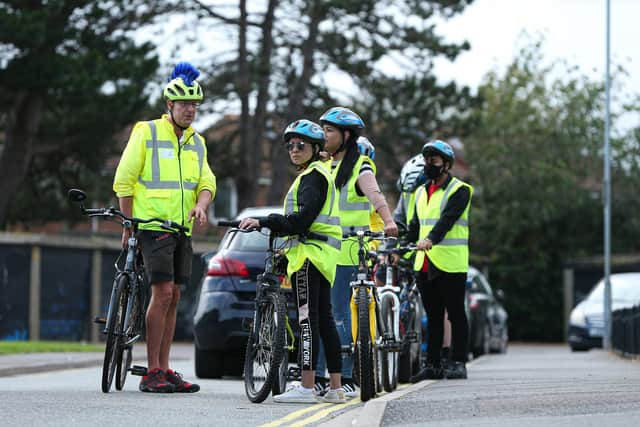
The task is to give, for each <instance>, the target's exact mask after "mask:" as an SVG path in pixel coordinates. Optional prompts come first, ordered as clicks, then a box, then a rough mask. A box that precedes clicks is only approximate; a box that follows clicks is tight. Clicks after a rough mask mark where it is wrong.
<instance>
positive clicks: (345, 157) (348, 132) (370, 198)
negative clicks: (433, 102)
mask: <svg viewBox="0 0 640 427" xmlns="http://www.w3.org/2000/svg"><path fill="white" fill-rule="evenodd" d="M320 124H321V125H322V128H323V130H324V132H325V135H326V138H327V144H326V147H327V152H329V153H330V154H331V155H332V165H331V168H332V170H331V173H332V175H333V177H334V179H335V182H336V189H337V190H338V193H339V195H340V197H339V198H340V225H341V226H342V230H343V232H349V231H350V230H351V229H354V230H356V231H357V230H368V229H369V226H370V212H371V207H373V209H374V210H375V211H377V212H378V213H379V214H380V217H381V218H382V220H383V221H384V232H385V234H387V235H390V236H397V235H398V227H397V226H396V224H395V222H393V217H392V215H391V211H390V210H389V207H388V205H387V201H386V199H385V198H384V195H383V194H382V192H381V191H380V188H379V186H378V183H377V181H376V177H375V164H374V163H373V161H372V160H371V159H370V158H369V157H367V156H365V155H362V154H361V153H360V152H359V150H358V144H357V141H358V137H359V136H360V133H361V132H362V131H363V129H364V121H363V120H362V119H361V118H360V116H358V115H357V114H356V113H354V112H353V111H351V110H349V109H348V108H344V107H333V108H330V109H329V110H327V111H326V112H325V113H324V114H323V115H322V116H321V117H320ZM357 264H358V245H357V243H355V242H353V241H345V242H342V250H341V252H340V258H339V259H338V266H337V270H336V280H335V283H334V286H333V289H332V290H331V303H332V305H333V315H334V317H335V319H336V325H337V327H338V334H339V335H340V339H341V343H342V346H343V347H350V346H351V339H352V338H351V310H350V307H349V301H350V296H351V291H350V287H349V282H350V281H351V280H352V277H353V276H354V275H355V273H356V271H357ZM352 371H353V363H352V358H351V356H349V355H346V354H345V355H344V358H343V359H342V380H343V381H342V382H343V388H344V390H345V395H346V396H347V397H354V396H357V390H356V388H355V384H354V382H353V372H352ZM323 375H324V363H323V360H322V357H321V359H320V362H319V363H318V369H317V370H316V376H317V378H316V386H317V388H316V390H317V391H318V392H320V393H322V388H323Z"/></svg>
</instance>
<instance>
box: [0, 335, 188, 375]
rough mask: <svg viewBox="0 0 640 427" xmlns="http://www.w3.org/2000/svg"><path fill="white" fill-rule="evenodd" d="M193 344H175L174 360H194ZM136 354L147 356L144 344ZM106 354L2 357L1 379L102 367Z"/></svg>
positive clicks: (81, 353)
mask: <svg viewBox="0 0 640 427" xmlns="http://www.w3.org/2000/svg"><path fill="white" fill-rule="evenodd" d="M193 352H194V350H193V344H192V343H174V344H173V345H172V346H171V359H172V360H190V359H193ZM134 354H136V355H140V354H146V350H145V348H144V344H137V345H136V346H135V349H134ZM103 361H104V352H97V353H93V352H77V353H74V352H71V353H65V352H51V353H21V354H2V355H0V377H9V376H14V375H25V374H34V373H38V372H48V371H59V370H63V369H75V368H86V367H90V366H99V365H102V363H103Z"/></svg>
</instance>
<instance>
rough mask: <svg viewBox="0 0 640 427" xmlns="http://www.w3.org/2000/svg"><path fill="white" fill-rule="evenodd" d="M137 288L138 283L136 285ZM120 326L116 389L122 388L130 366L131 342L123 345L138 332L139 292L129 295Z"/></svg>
mask: <svg viewBox="0 0 640 427" xmlns="http://www.w3.org/2000/svg"><path fill="white" fill-rule="evenodd" d="M136 289H139V285H138V286H137V287H136ZM123 320H124V324H123V327H122V331H123V335H122V342H121V347H120V351H119V352H118V363H117V364H116V390H122V388H123V387H124V383H125V381H126V380H127V374H128V372H129V368H131V360H132V351H133V344H129V345H124V344H125V343H126V341H128V340H130V339H132V338H134V337H135V336H136V335H138V334H139V333H140V329H141V328H140V326H139V324H140V294H139V292H134V293H132V294H131V295H130V296H129V299H128V303H127V311H126V316H125V317H124V319H123Z"/></svg>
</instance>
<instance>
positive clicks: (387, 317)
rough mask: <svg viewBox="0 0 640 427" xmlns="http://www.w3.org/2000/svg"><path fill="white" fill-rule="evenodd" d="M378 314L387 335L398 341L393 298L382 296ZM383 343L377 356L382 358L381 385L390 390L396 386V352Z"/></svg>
mask: <svg viewBox="0 0 640 427" xmlns="http://www.w3.org/2000/svg"><path fill="white" fill-rule="evenodd" d="M380 305H381V307H380V315H381V317H382V322H383V324H382V326H383V329H384V331H385V332H386V334H387V336H393V338H394V341H395V342H394V344H395V343H397V342H398V337H396V336H395V334H394V331H395V317H394V313H393V300H392V299H391V298H383V299H382V301H381V304H380ZM386 344H387V343H383V345H382V347H381V351H380V353H379V356H380V357H381V359H382V361H381V362H382V363H381V365H382V373H381V377H382V386H383V387H384V391H386V392H392V391H393V390H395V389H396V387H397V386H398V352H397V351H391V349H389V348H388V347H387V345H386Z"/></svg>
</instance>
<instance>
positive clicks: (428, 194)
mask: <svg viewBox="0 0 640 427" xmlns="http://www.w3.org/2000/svg"><path fill="white" fill-rule="evenodd" d="M422 155H423V156H424V160H425V167H424V170H425V175H426V177H427V182H426V183H425V184H424V185H421V186H420V187H419V188H418V190H417V193H416V197H415V199H416V200H415V209H414V215H413V218H412V219H411V221H410V223H409V240H410V241H414V242H415V241H417V246H418V249H419V250H418V251H417V252H416V259H415V263H414V270H416V271H417V278H418V279H417V280H418V287H419V289H420V294H421V295H422V301H423V304H424V308H425V311H426V313H427V318H428V319H429V322H428V324H427V329H428V335H429V338H428V340H429V341H428V346H427V365H426V366H425V368H423V369H422V370H421V371H420V372H418V373H417V374H416V375H414V376H413V377H412V378H411V382H417V381H420V380H423V379H439V378H443V377H444V376H445V375H446V377H447V378H451V379H455V378H461V379H462V378H466V377H467V369H466V361H467V351H468V350H467V340H468V337H469V326H468V324H467V316H466V314H465V310H464V299H465V287H466V282H467V271H468V270H469V222H468V221H469V207H470V204H471V196H472V194H473V187H471V185H469V184H467V183H466V182H463V181H462V180H460V179H458V178H456V177H454V176H452V175H451V174H450V173H449V171H450V170H451V167H452V166H453V162H454V161H455V154H454V152H453V149H452V148H451V146H450V145H449V144H447V143H446V142H443V141H440V140H435V141H432V142H428V143H426V144H425V145H424V147H423V148H422ZM445 309H446V310H447V314H448V317H449V320H450V321H451V329H452V333H451V336H452V354H451V361H450V362H449V364H448V367H447V369H446V371H445V370H444V369H443V367H442V365H441V353H440V352H441V349H442V337H443V328H444V312H445Z"/></svg>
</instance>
